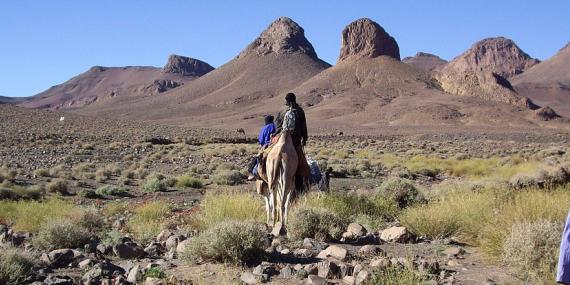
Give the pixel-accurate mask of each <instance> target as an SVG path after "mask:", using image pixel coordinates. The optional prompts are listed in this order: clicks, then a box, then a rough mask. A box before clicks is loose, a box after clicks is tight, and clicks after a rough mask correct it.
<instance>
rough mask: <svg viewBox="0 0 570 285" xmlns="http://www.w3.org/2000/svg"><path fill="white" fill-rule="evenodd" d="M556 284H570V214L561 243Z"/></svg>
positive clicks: (569, 214)
mask: <svg viewBox="0 0 570 285" xmlns="http://www.w3.org/2000/svg"><path fill="white" fill-rule="evenodd" d="M556 282H558V283H559V284H567V285H569V284H570V212H569V213H568V217H567V218H566V224H565V225H564V231H563V232H562V240H561V241H560V255H559V257H558V272H557V274H556Z"/></svg>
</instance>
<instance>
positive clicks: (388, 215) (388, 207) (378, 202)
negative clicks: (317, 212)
mask: <svg viewBox="0 0 570 285" xmlns="http://www.w3.org/2000/svg"><path fill="white" fill-rule="evenodd" d="M305 203H306V205H307V206H309V207H314V208H324V209H328V210H330V211H331V212H333V213H335V214H336V215H337V216H339V217H345V218H346V219H347V220H352V219H354V218H355V217H356V216H360V215H366V216H369V217H371V218H375V219H379V220H392V219H393V218H394V217H395V216H396V215H397V213H398V210H399V209H398V205H397V204H396V203H394V202H393V201H392V200H390V199H389V198H387V197H386V196H382V195H373V196H372V197H367V196H363V195H357V194H344V193H334V192H333V193H326V194H321V195H316V194H309V195H308V196H306V200H305Z"/></svg>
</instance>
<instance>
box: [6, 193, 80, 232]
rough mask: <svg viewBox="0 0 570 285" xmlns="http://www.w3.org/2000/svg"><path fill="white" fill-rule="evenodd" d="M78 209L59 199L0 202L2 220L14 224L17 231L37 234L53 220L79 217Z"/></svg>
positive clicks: (13, 226)
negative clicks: (44, 225)
mask: <svg viewBox="0 0 570 285" xmlns="http://www.w3.org/2000/svg"><path fill="white" fill-rule="evenodd" d="M79 211H80V209H79V208H78V207H76V206H75V205H73V204H71V203H70V202H66V201H63V200H59V199H50V200H47V201H46V202H38V201H17V202H16V201H0V218H3V219H5V220H8V221H10V222H11V223H13V225H12V228H13V229H14V230H16V231H24V232H37V231H38V230H39V228H40V227H41V226H42V225H43V224H44V223H46V221H48V220H51V219H58V218H61V217H70V216H73V215H77V213H78V212H79Z"/></svg>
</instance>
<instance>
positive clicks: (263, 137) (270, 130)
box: [247, 115, 277, 180]
mask: <svg viewBox="0 0 570 285" xmlns="http://www.w3.org/2000/svg"><path fill="white" fill-rule="evenodd" d="M264 119H265V124H264V126H263V127H262V128H261V130H260V131H259V135H258V136H257V140H258V142H259V145H260V146H261V149H265V148H266V147H267V146H268V145H269V144H270V143H271V137H272V135H273V134H275V131H276V129H277V128H276V127H275V124H274V123H273V119H274V118H273V116H271V115H267V116H265V118H264ZM258 162H259V156H258V155H256V156H254V157H253V158H252V160H251V162H250V163H249V166H248V170H249V173H250V175H249V177H248V178H247V180H254V179H255V175H254V173H253V172H254V169H255V166H256V165H257V164H258Z"/></svg>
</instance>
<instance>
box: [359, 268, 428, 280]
mask: <svg viewBox="0 0 570 285" xmlns="http://www.w3.org/2000/svg"><path fill="white" fill-rule="evenodd" d="M427 281H428V278H427V277H426V276H423V275H421V274H420V273H419V272H415V271H413V270H411V269H409V268H405V267H400V266H389V267H387V268H385V269H384V270H376V271H374V272H372V275H371V277H370V279H369V280H368V281H366V282H365V283H364V284H366V285H408V284H424V283H425V282H427Z"/></svg>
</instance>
